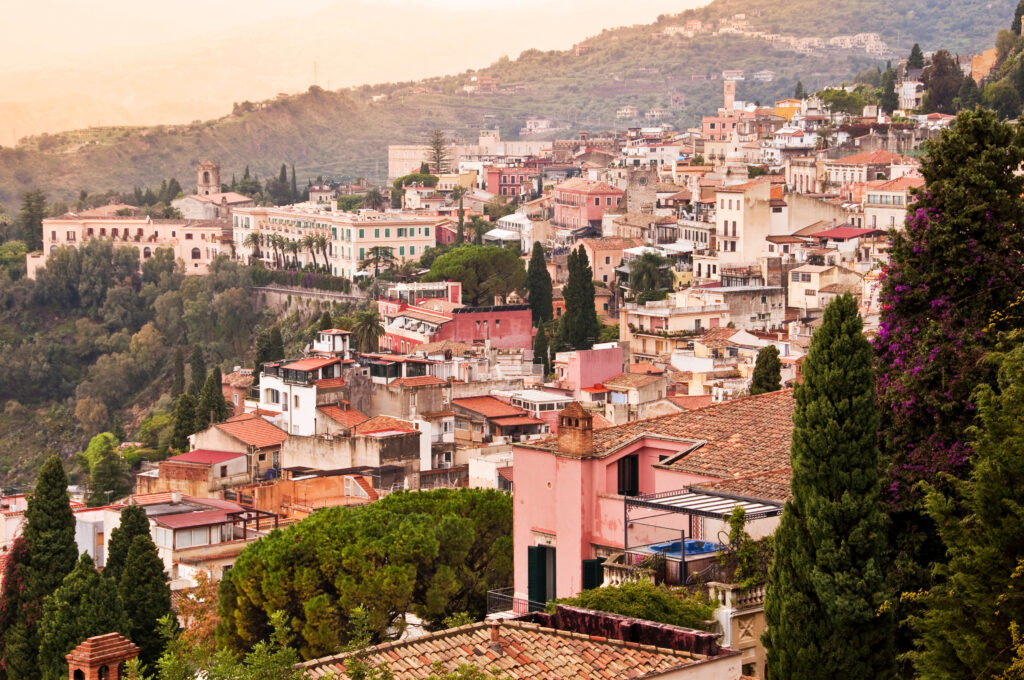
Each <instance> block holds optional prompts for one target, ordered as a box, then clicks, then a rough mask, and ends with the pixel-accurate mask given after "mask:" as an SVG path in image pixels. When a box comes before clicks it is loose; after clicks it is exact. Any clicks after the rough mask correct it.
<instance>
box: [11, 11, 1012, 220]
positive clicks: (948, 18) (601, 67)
mask: <svg viewBox="0 0 1024 680" xmlns="http://www.w3.org/2000/svg"><path fill="white" fill-rule="evenodd" d="M1013 4H1014V3H1013V2H1012V0H991V1H986V0H965V1H964V2H958V3H956V5H955V6H953V7H949V6H946V5H944V4H940V3H938V2H937V1H936V0H892V1H890V2H883V1H882V0H862V1H859V2H825V1H824V0H793V1H791V2H786V3H778V2H775V1H774V0H716V1H715V2H713V3H712V4H711V5H708V6H706V7H702V8H700V9H698V10H696V11H695V12H694V14H693V15H689V16H693V17H696V18H698V19H700V20H702V21H708V20H713V19H717V18H724V17H730V16H733V15H734V14H736V13H737V12H744V13H745V14H746V17H747V21H748V22H749V24H750V25H751V26H752V27H753V28H756V29H759V30H765V31H771V32H779V33H784V34H787V35H794V36H804V37H806V36H817V37H825V38H827V37H829V36H832V35H836V34H840V33H842V34H853V33H857V32H864V31H873V32H878V33H880V35H881V37H882V39H883V40H885V41H886V42H887V43H889V45H890V47H891V48H892V49H893V52H894V54H896V55H899V54H905V53H906V52H908V51H909V48H910V45H911V44H913V42H920V43H921V44H922V47H923V48H924V49H925V50H931V49H938V48H942V47H947V48H951V49H954V50H956V51H961V52H964V53H973V52H977V51H980V50H981V49H984V48H985V47H987V46H989V45H991V44H992V41H993V40H994V37H995V34H996V33H997V32H998V30H999V29H1000V28H1003V27H1005V26H1007V25H1008V23H1009V18H1010V17H1012V14H1013ZM606 16H607V14H606ZM512 21H513V19H512V18H510V19H509V22H512ZM546 21H547V20H546ZM552 21H554V19H552ZM680 22H681V18H680V17H679V16H668V17H663V18H662V20H661V21H660V22H659V23H655V24H648V25H635V26H631V27H626V28H618V29H612V30H605V31H602V32H601V33H600V34H598V35H595V36H593V37H592V38H590V39H588V40H587V41H585V42H586V44H587V45H588V47H589V48H590V50H589V51H588V52H586V53H584V54H581V55H576V54H575V53H574V52H573V51H572V50H563V51H547V52H543V51H540V50H527V51H525V52H524V53H523V54H522V55H520V57H519V58H518V59H516V60H509V59H505V58H502V59H499V60H498V61H496V62H495V63H493V64H492V65H491V66H488V67H486V68H483V69H480V70H479V71H476V72H472V73H470V72H465V71H464V72H462V73H461V74H459V75H452V76H445V77H434V78H430V79H427V80H424V81H421V82H420V83H418V88H417V90H416V91H414V90H413V89H412V88H411V87H409V85H410V83H405V84H404V85H401V86H400V85H396V84H387V85H377V86H365V87H361V88H358V89H354V90H348V89H346V90H343V91H336V92H335V91H327V90H323V89H319V88H312V89H311V90H310V92H308V93H305V94H302V95H294V96H288V97H282V98H278V99H276V100H272V101H270V102H268V103H267V104H266V105H265V106H264V107H262V108H256V109H255V110H251V111H241V110H240V111H238V112H237V113H236V114H232V115H228V116H226V117H223V118H219V119H216V120H212V121H208V122H206V123H193V124H187V125H177V126H160V127H154V128H148V129H147V128H137V129H133V128H103V129H90V130H84V131H78V132H71V133H62V134H58V135H48V136H43V137H35V138H32V139H29V140H26V141H25V142H24V143H23V144H21V145H19V147H17V148H16V149H3V150H2V151H0V202H6V203H8V204H11V203H12V202H13V201H15V200H16V197H17V195H18V194H20V192H22V191H24V190H26V189H29V188H32V187H36V186H38V187H40V188H43V189H44V190H46V191H47V192H48V194H49V196H50V199H51V200H54V199H58V198H60V199H65V200H66V199H67V198H70V197H71V196H72V195H74V194H77V192H78V191H79V190H80V189H87V190H90V191H101V190H105V189H110V188H129V187H131V186H134V185H138V184H153V183H159V181H160V180H161V179H162V178H164V177H168V176H172V175H174V176H177V177H178V178H179V179H181V180H182V183H183V185H185V186H186V188H187V187H189V186H190V179H191V174H192V168H193V167H194V165H195V164H196V162H198V161H199V160H202V159H206V158H216V159H217V160H219V161H220V162H221V163H222V166H223V168H224V177H225V179H228V178H230V176H231V174H232V173H237V174H238V175H241V173H242V171H243V169H244V167H245V166H246V165H249V166H250V167H251V169H252V170H254V171H255V172H257V173H258V174H259V175H260V176H261V177H266V176H267V174H269V173H272V172H274V173H276V171H277V169H278V168H279V167H280V164H281V163H282V162H286V163H294V164H295V166H296V170H297V172H298V175H299V178H300V181H305V179H306V178H307V177H314V176H316V175H317V174H321V173H323V174H325V175H331V176H335V177H342V176H348V177H355V176H367V177H369V178H370V179H372V180H374V181H382V180H383V179H384V175H385V172H386V146H387V145H388V144H389V143H392V144H393V143H403V142H406V143H407V142H414V141H419V140H422V139H423V138H424V137H425V135H426V134H428V132H429V131H430V130H431V129H433V128H435V127H439V128H442V129H444V130H446V131H447V132H448V133H449V134H450V135H453V136H460V137H464V138H473V137H474V136H475V131H476V130H477V129H478V128H480V127H481V126H483V125H485V124H486V125H494V124H497V125H498V126H499V127H500V128H501V131H502V135H503V136H504V137H506V138H507V137H511V136H514V135H515V134H516V132H517V131H518V130H519V128H520V127H522V125H523V123H524V121H525V118H526V117H528V116H532V115H538V116H546V117H549V118H551V119H552V120H553V121H554V122H555V124H557V125H560V126H563V130H562V131H561V132H560V133H559V134H570V133H571V132H573V131H575V130H578V129H581V128H587V129H594V130H596V129H602V128H604V127H610V126H613V125H616V120H615V115H614V114H615V109H616V108H617V107H619V106H622V105H623V104H634V105H636V106H637V107H638V108H640V109H641V110H643V109H646V108H650V107H665V108H666V109H670V117H669V119H668V120H669V122H672V123H674V124H676V125H679V126H684V125H690V124H693V123H695V122H696V121H697V120H699V118H698V117H699V115H700V114H701V113H706V112H708V111H711V110H713V109H714V108H715V107H717V106H719V105H720V103H721V83H720V81H717V82H715V81H712V82H697V81H695V80H694V78H693V77H694V76H697V77H700V76H702V75H703V76H707V75H714V74H717V73H719V72H720V71H721V70H723V69H730V68H740V69H748V70H750V71H754V70H761V69H767V70H771V71H774V72H775V78H774V80H773V81H771V82H758V81H753V80H751V79H748V80H747V81H745V82H743V83H740V87H739V91H738V97H739V98H740V99H744V100H748V101H757V100H761V101H770V100H772V99H773V98H776V97H779V96H785V95H788V94H790V93H791V92H792V89H793V86H794V84H795V83H796V81H797V80H798V79H799V80H802V82H803V83H804V84H805V86H807V87H808V88H816V87H821V86H824V85H827V84H831V83H836V82H842V81H843V80H844V79H849V78H851V77H852V75H853V74H854V73H856V72H857V71H858V70H861V69H863V68H865V67H867V66H870V65H877V64H879V63H880V58H879V57H871V56H869V55H867V54H865V53H864V52H863V51H861V52H856V51H853V50H846V51H831V52H828V53H813V54H801V53H799V52H795V51H793V50H791V49H784V48H782V47H779V46H773V45H770V44H768V43H766V42H765V41H763V40H759V39H753V38H744V37H740V36H736V35H722V36H711V35H707V34H705V35H697V36H694V37H692V38H686V37H684V36H682V35H671V36H670V35H666V34H665V31H664V29H665V28H666V27H668V26H672V25H678V24H679V23H680ZM388 26H389V29H390V28H392V26H391V24H388ZM424 26H425V25H424ZM421 28H422V27H421ZM354 33H355V32H354V31H353V34H354ZM499 33H500V34H502V35H503V34H504V31H498V30H497V29H496V30H495V33H493V34H491V35H488V36H487V40H489V41H491V42H496V43H500V42H501V41H495V40H494V36H495V35H498V34H499ZM365 35H375V34H374V33H371V32H369V31H367V32H365ZM430 35H434V34H433V33H432V32H431V31H429V30H427V31H423V33H422V34H421V36H420V37H419V38H417V39H416V40H415V41H413V42H412V43H411V45H412V46H413V47H416V48H418V49H419V51H420V53H421V54H428V55H435V54H440V53H447V52H446V50H450V52H451V54H453V55H455V57H457V56H458V54H459V53H460V52H461V51H462V50H464V49H465V43H460V44H454V45H449V46H444V47H442V46H441V45H439V44H435V43H438V42H443V41H432V40H428V39H427V38H426V37H424V36H430ZM470 39H474V40H475V39H477V38H470V37H468V36H467V40H470ZM407 47H408V46H407ZM367 49H368V48H367ZM197 59H199V61H202V58H201V56H197ZM412 61H425V60H424V59H422V58H418V59H413V60H412ZM413 66H414V64H410V68H412V67H413ZM417 67H418V66H417ZM453 70H454V69H453ZM368 72H369V71H368ZM475 75H492V76H494V77H496V78H497V79H498V81H499V84H500V85H501V86H502V87H511V86H515V89H516V91H515V93H514V94H490V95H481V94H474V95H470V94H466V93H464V92H462V86H463V85H466V84H470V83H471V78H472V77H473V76H475ZM367 77H369V76H367ZM382 79H383V78H381V79H380V80H382ZM268 81H270V82H271V84H272V85H273V86H272V87H270V89H271V90H272V91H276V90H277V89H278V88H277V87H276V83H273V82H272V79H271V77H270V76H269V75H268V76H266V77H264V76H263V74H262V71H261V69H260V68H254V69H253V71H252V73H251V74H250V75H249V76H248V77H246V78H244V79H243V83H242V84H243V85H245V86H247V87H249V86H250V85H249V84H250V83H251V84H252V85H251V87H252V88H253V90H250V91H256V90H258V88H260V87H265V86H266V85H267V82H268ZM324 84H325V85H326V83H324ZM332 86H333V83H332ZM380 94H384V95H387V96H388V97H389V99H388V100H387V101H384V102H378V103H374V102H373V101H372V97H373V96H374V95H380ZM242 99H256V96H255V95H252V96H247V97H241V96H239V97H235V98H234V101H241V100H242ZM485 116H487V118H486V119H485V118H484V117H485ZM618 124H619V125H621V121H620V122H619V123H618Z"/></svg>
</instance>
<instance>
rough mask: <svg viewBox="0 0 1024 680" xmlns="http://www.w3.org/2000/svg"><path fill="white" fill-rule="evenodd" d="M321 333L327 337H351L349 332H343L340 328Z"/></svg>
mask: <svg viewBox="0 0 1024 680" xmlns="http://www.w3.org/2000/svg"><path fill="white" fill-rule="evenodd" d="M320 332H321V333H326V334H327V335H351V333H350V332H349V331H343V330H341V329H340V328H328V329H327V330H325V331H320Z"/></svg>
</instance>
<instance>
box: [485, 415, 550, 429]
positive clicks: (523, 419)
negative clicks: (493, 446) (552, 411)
mask: <svg viewBox="0 0 1024 680" xmlns="http://www.w3.org/2000/svg"><path fill="white" fill-rule="evenodd" d="M494 423H495V424H496V425H500V426H502V427H510V426H512V425H543V424H544V421H543V420H537V419H536V418H531V417H530V416H508V417H505V418H495V419H494Z"/></svg>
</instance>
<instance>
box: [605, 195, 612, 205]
mask: <svg viewBox="0 0 1024 680" xmlns="http://www.w3.org/2000/svg"><path fill="white" fill-rule="evenodd" d="M604 204H605V205H611V204H612V197H611V196H608V197H607V198H605V199H604Z"/></svg>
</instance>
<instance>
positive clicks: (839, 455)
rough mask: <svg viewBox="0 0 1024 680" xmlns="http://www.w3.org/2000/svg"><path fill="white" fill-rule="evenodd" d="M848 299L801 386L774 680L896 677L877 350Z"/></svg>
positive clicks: (780, 552)
mask: <svg viewBox="0 0 1024 680" xmlns="http://www.w3.org/2000/svg"><path fill="white" fill-rule="evenodd" d="M861 329H862V322H861V319H860V317H859V316H858V314H857V303H856V302H855V301H854V299H853V297H852V296H850V295H849V294H846V295H843V296H842V297H840V298H837V299H836V300H835V301H833V302H832V303H831V304H830V305H829V306H828V307H827V308H826V309H825V315H824V319H823V321H822V325H821V327H820V328H819V329H818V330H817V331H816V332H815V334H814V337H813V338H812V339H811V347H810V350H809V352H808V354H807V359H806V361H805V362H804V380H803V382H802V383H801V384H799V385H797V387H796V390H795V398H796V411H795V412H794V414H793V425H794V427H793V444H792V452H791V461H792V467H793V476H792V480H791V482H790V485H791V489H792V494H793V498H792V500H791V501H789V502H787V503H786V506H785V509H784V511H783V514H782V521H781V522H780V524H779V528H778V530H777V531H776V533H775V559H774V561H773V562H772V566H771V568H770V570H769V580H768V589H767V594H766V598H765V619H766V623H767V625H768V630H767V632H766V633H765V635H764V637H763V641H764V644H765V647H766V649H767V654H768V667H769V669H770V673H771V677H774V678H809V679H814V678H822V679H825V678H828V679H830V680H831V679H834V678H851V679H853V678H890V677H893V676H894V672H895V659H894V654H893V633H894V627H893V622H892V617H891V614H890V613H886V610H884V609H882V608H881V605H882V604H883V602H884V600H885V596H886V589H885V588H886V584H885V578H886V569H887V566H888V560H887V556H886V552H887V546H886V540H887V536H886V516H885V513H884V511H883V506H882V502H881V491H882V484H881V479H880V477H879V465H878V462H879V460H878V458H879V457H878V446H877V444H876V436H877V432H878V413H877V410H876V406H875V401H874V374H873V370H872V356H871V345H870V343H869V342H868V341H867V339H866V338H865V337H864V335H863V334H862V333H861Z"/></svg>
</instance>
